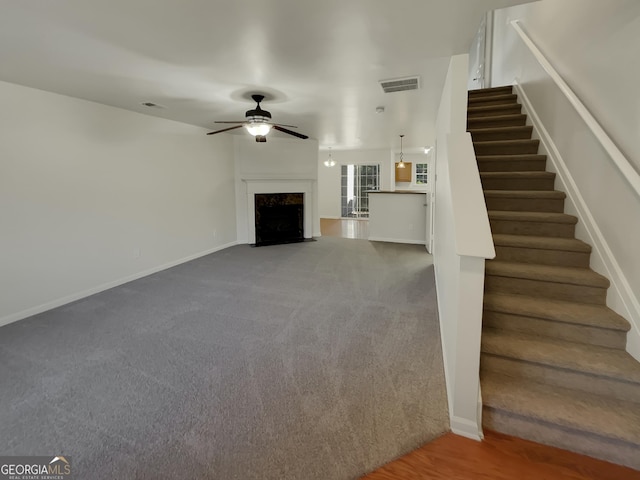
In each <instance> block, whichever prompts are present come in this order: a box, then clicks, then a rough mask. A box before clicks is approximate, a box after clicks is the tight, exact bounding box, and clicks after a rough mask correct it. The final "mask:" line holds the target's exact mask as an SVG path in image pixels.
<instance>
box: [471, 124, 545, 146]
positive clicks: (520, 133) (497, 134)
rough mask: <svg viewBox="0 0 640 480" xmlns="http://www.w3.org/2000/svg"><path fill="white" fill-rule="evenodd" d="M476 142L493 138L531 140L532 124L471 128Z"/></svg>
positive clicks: (472, 136)
mask: <svg viewBox="0 0 640 480" xmlns="http://www.w3.org/2000/svg"><path fill="white" fill-rule="evenodd" d="M467 131H468V132H469V133H470V134H471V138H472V139H473V141H474V142H483V141H493V140H531V132H532V131H533V127H532V126H531V125H517V126H507V127H488V128H469V129H467Z"/></svg>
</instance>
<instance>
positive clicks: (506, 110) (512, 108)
mask: <svg viewBox="0 0 640 480" xmlns="http://www.w3.org/2000/svg"><path fill="white" fill-rule="evenodd" d="M521 111H522V106H521V105H520V104H518V103H512V104H506V105H486V106H482V107H480V106H478V107H475V106H470V107H469V108H467V119H469V118H476V117H486V116H492V115H511V114H516V113H520V112H521Z"/></svg>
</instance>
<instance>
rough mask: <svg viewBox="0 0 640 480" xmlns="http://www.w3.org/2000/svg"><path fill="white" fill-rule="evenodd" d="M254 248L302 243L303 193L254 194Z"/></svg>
mask: <svg viewBox="0 0 640 480" xmlns="http://www.w3.org/2000/svg"><path fill="white" fill-rule="evenodd" d="M255 214H256V247H260V246H265V245H276V244H279V243H294V242H304V193H256V194H255Z"/></svg>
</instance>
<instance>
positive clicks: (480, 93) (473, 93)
mask: <svg viewBox="0 0 640 480" xmlns="http://www.w3.org/2000/svg"><path fill="white" fill-rule="evenodd" d="M512 93H513V87H512V86H506V87H494V88H483V89H480V90H469V92H468V96H469V98H479V97H490V96H495V95H510V94H512Z"/></svg>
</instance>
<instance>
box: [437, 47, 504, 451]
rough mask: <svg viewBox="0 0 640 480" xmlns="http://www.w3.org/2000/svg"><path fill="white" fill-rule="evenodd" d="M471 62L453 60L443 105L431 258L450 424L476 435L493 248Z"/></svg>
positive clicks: (464, 57) (462, 58)
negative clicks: (472, 111) (472, 110)
mask: <svg viewBox="0 0 640 480" xmlns="http://www.w3.org/2000/svg"><path fill="white" fill-rule="evenodd" d="M467 68H468V55H457V56H454V57H452V58H451V63H450V66H449V72H448V74H447V79H446V82H445V86H444V89H443V92H442V100H441V102H440V108H439V110H438V118H437V135H438V136H437V145H436V162H435V163H436V168H435V170H436V172H435V173H436V175H437V178H436V181H435V184H434V189H435V223H434V246H433V260H434V267H435V277H436V289H437V294H438V309H439V316H440V332H441V335H442V348H443V354H444V367H445V378H446V382H447V393H448V399H449V416H450V421H451V429H452V431H453V432H455V433H458V434H460V435H464V436H467V437H470V438H474V439H479V438H480V434H481V423H482V422H481V418H480V408H479V403H478V398H479V397H478V395H479V387H480V384H479V380H480V379H479V375H480V369H479V367H480V335H481V328H482V300H483V289H484V260H485V258H493V257H494V256H495V251H494V249H493V241H492V238H491V230H490V228H489V219H488V216H487V211H486V206H485V203H484V197H483V193H482V187H481V184H480V176H479V173H478V167H477V164H476V162H475V154H474V152H473V144H472V142H471V137H470V135H469V134H468V133H467V132H466V131H465V130H466V114H467V105H466V99H467Z"/></svg>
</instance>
